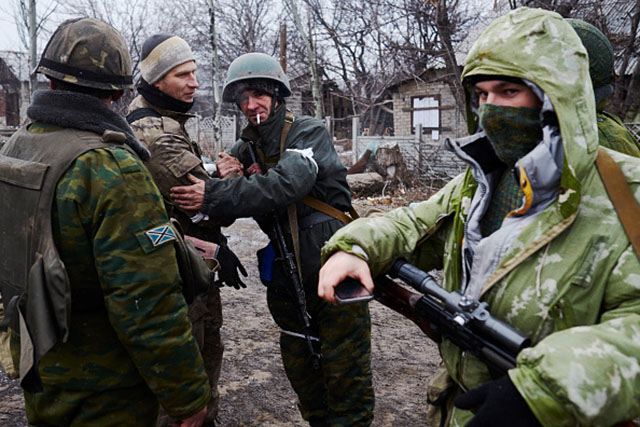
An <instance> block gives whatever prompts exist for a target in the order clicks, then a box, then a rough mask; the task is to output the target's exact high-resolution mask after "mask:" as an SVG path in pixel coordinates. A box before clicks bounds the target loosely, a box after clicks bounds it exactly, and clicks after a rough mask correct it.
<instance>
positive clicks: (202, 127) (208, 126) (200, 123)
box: [186, 116, 236, 159]
mask: <svg viewBox="0 0 640 427" xmlns="http://www.w3.org/2000/svg"><path fill="white" fill-rule="evenodd" d="M186 127H187V131H188V132H189V135H191V137H192V138H193V139H195V140H196V141H197V142H198V145H199V146H200V148H201V149H202V153H203V154H204V155H205V156H208V157H210V158H212V159H215V156H216V155H217V154H218V153H219V152H220V151H223V150H225V149H227V148H229V147H230V146H231V145H233V143H234V142H236V117H235V116H221V117H220V120H219V121H218V120H215V119H214V118H213V117H200V116H196V117H195V118H193V119H191V120H189V121H188V122H187V125H186ZM218 129H219V130H220V132H219V133H220V135H221V136H220V137H217V136H216V135H217V134H218Z"/></svg>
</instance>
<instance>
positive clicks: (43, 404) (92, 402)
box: [24, 383, 158, 427]
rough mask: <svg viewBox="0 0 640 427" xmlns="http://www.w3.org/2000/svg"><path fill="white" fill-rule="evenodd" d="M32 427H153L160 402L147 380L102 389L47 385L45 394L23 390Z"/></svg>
mask: <svg viewBox="0 0 640 427" xmlns="http://www.w3.org/2000/svg"><path fill="white" fill-rule="evenodd" d="M24 401H25V410H26V413H27V419H28V420H29V425H33V426H60V427H62V426H100V427H103V426H106V427H108V426H113V427H116V426H141V427H145V426H146V427H153V425H155V419H156V415H157V414H158V401H157V399H156V397H155V395H154V394H153V393H152V392H151V390H149V388H148V387H147V385H146V384H145V383H141V384H137V385H135V386H132V387H122V388H110V389H106V390H103V391H96V390H88V391H87V390H72V389H68V388H61V387H57V386H50V385H45V389H44V393H27V392H24Z"/></svg>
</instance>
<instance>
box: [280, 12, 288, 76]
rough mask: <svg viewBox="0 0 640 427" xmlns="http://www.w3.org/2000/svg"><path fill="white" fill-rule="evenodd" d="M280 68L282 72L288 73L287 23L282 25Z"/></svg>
mask: <svg viewBox="0 0 640 427" xmlns="http://www.w3.org/2000/svg"><path fill="white" fill-rule="evenodd" d="M279 41H280V55H279V60H280V66H281V67H282V70H283V71H284V72H285V73H286V72H287V23H286V22H283V23H281V24H280V40H279Z"/></svg>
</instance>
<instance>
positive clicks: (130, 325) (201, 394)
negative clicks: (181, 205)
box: [76, 148, 210, 418]
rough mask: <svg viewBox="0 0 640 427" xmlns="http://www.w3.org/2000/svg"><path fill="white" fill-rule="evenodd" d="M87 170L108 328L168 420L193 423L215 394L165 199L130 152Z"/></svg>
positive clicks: (91, 160)
mask: <svg viewBox="0 0 640 427" xmlns="http://www.w3.org/2000/svg"><path fill="white" fill-rule="evenodd" d="M90 156H93V157H90ZM96 156H98V157H97V158H96ZM83 159H85V165H84V166H83V163H82V161H83ZM83 167H85V168H87V169H88V170H85V171H84V175H87V174H89V175H90V176H91V179H90V181H89V182H90V184H89V185H90V187H89V188H81V189H79V190H80V191H86V192H87V199H88V200H89V203H87V205H88V206H90V208H91V212H92V213H93V224H92V227H93V233H94V236H93V252H94V255H95V265H96V269H97V273H98V280H99V281H100V284H101V287H102V290H103V293H104V300H105V306H106V309H107V312H108V316H109V320H110V323H111V325H112V326H113V328H114V330H115V331H116V334H117V336H118V338H119V340H120V341H121V342H122V344H123V345H124V347H125V348H126V349H127V352H128V353H129V355H130V357H131V358H132V359H133V361H134V363H135V365H136V366H137V369H138V371H139V372H140V374H141V375H142V377H143V378H144V380H145V381H146V382H147V384H148V386H149V388H150V389H151V390H152V391H153V392H154V393H155V394H156V396H157V397H158V400H159V401H160V403H161V405H162V406H163V407H164V408H165V409H166V411H167V413H168V414H169V415H171V416H173V417H176V418H183V417H185V416H188V415H191V414H193V413H195V412H196V411H197V410H199V409H201V408H202V407H204V405H205V404H206V403H207V401H208V400H209V398H210V387H209V385H208V380H207V376H206V374H205V372H204V368H203V363H202V358H201V356H200V353H199V351H198V348H197V346H196V343H195V341H194V339H193V337H192V335H191V328H190V324H189V320H188V318H187V306H186V304H185V301H184V298H183V297H182V294H181V288H180V279H179V274H178V267H177V262H176V257H175V251H174V248H173V244H172V243H173V238H172V233H171V229H169V228H167V225H168V219H167V216H166V213H165V210H164V205H163V204H162V199H161V196H160V194H159V192H158V190H157V188H156V186H155V185H154V183H153V180H152V178H151V176H150V175H149V173H148V172H147V170H146V169H145V168H144V166H143V165H142V164H141V162H140V161H139V160H138V159H136V158H134V157H133V156H131V154H129V153H128V152H127V151H125V150H122V149H117V148H114V149H108V150H95V151H93V152H91V153H89V154H88V155H86V154H85V155H84V156H81V157H80V158H79V159H78V160H77V161H76V169H77V168H80V169H82V168H83ZM80 175H82V173H80Z"/></svg>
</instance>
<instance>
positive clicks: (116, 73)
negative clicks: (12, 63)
mask: <svg viewBox="0 0 640 427" xmlns="http://www.w3.org/2000/svg"><path fill="white" fill-rule="evenodd" d="M36 71H37V72H39V73H42V74H45V75H47V76H50V77H54V78H56V79H59V80H62V81H65V82H67V83H72V84H76V85H79V86H87V87H92V88H96V89H104V90H120V89H127V88H132V87H133V80H132V77H131V56H130V55H129V50H128V49H127V44H126V42H125V41H124V38H123V37H122V35H120V33H118V32H117V31H116V30H115V29H114V28H113V27H112V26H110V25H109V24H107V23H105V22H102V21H100V20H97V19H93V18H77V19H70V20H68V21H65V22H63V23H62V24H60V26H59V27H58V28H57V29H56V31H55V32H54V34H53V35H52V36H51V39H50V40H49V43H48V44H47V46H46V47H45V48H44V52H43V54H42V58H41V60H40V63H39V64H38V68H37V69H36Z"/></svg>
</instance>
